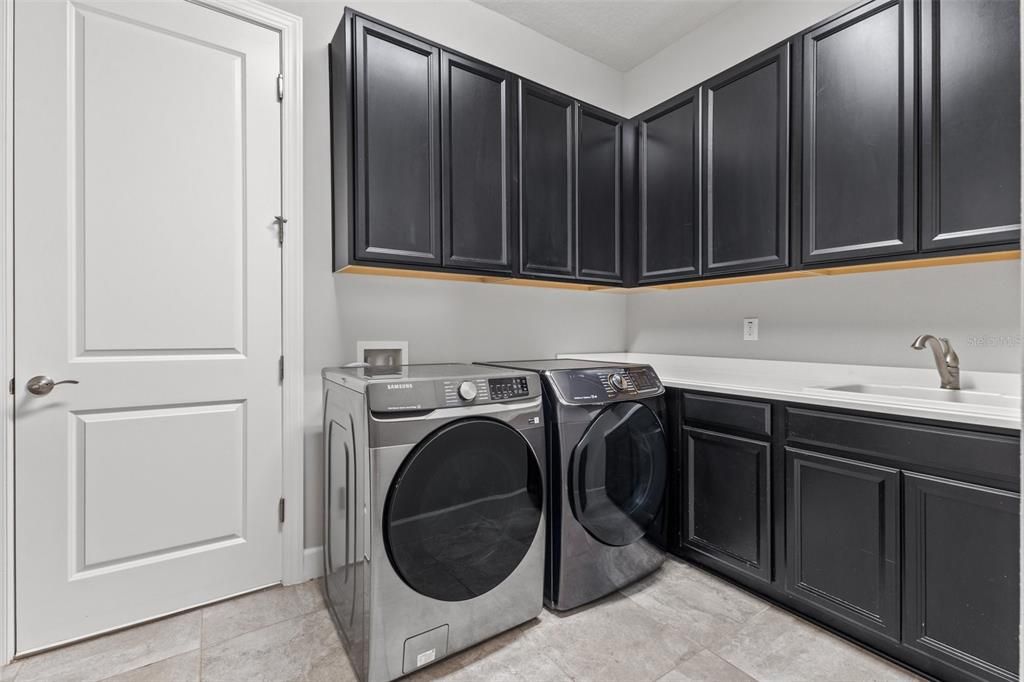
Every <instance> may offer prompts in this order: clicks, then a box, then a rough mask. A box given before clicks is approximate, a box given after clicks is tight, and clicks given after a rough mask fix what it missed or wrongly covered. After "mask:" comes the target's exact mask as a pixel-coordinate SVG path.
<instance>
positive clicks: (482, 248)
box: [441, 51, 515, 273]
mask: <svg viewBox="0 0 1024 682" xmlns="http://www.w3.org/2000/svg"><path fill="white" fill-rule="evenodd" d="M514 82H515V81H514V77H513V76H512V75H511V74H509V73H508V72H507V71H503V70H501V69H498V68H495V67H493V66H489V65H487V64H484V63H482V62H478V61H475V60H473V59H469V58H466V57H462V56H459V55H456V54H452V53H450V52H446V51H442V52H441V177H442V180H441V191H442V195H441V206H442V213H441V224H442V229H443V234H444V242H443V243H444V265H446V266H449V267H459V268H471V269H474V270H496V271H500V272H509V273H510V272H511V271H512V257H511V254H512V206H513V197H512V178H513V173H514V170H515V168H514V162H513V159H514V157H515V149H514V144H513V142H512V140H513V136H514V134H515V129H514V127H513V126H514V124H513V120H514V108H513V101H514V99H515V87H514Z"/></svg>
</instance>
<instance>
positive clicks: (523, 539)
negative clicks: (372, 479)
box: [384, 418, 543, 601]
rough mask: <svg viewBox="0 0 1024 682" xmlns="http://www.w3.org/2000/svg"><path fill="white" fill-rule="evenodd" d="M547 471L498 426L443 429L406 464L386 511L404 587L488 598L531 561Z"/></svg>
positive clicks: (447, 597) (512, 433) (467, 423)
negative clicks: (543, 476) (543, 473)
mask: <svg viewBox="0 0 1024 682" xmlns="http://www.w3.org/2000/svg"><path fill="white" fill-rule="evenodd" d="M542 495H543V487H542V480H541V469H540V463H539V462H538V461H537V457H536V455H535V454H534V452H533V450H532V449H531V448H530V445H529V443H527V442H526V439H525V438H523V436H522V435H521V434H520V433H519V432H518V431H516V430H515V429H513V428H512V427H510V426H508V425H507V424H503V423H501V422H498V421H494V420H491V419H479V418H469V419H462V420H459V421H455V422H452V423H451V424H448V425H447V426H444V427H442V428H441V429H438V430H437V431H435V432H434V433H432V434H431V435H430V436H428V437H427V438H426V439H424V440H423V442H421V443H420V444H419V446H418V447H417V448H416V449H415V450H413V451H412V453H411V454H410V455H409V456H408V457H407V458H406V460H405V461H404V462H403V463H402V466H401V468H400V469H399V470H398V474H397V475H396V476H395V480H394V482H393V483H392V485H391V488H390V490H389V491H388V497H387V500H386V502H385V505H384V544H385V546H386V548H387V552H388V558H389V559H390V560H391V564H392V566H394V568H395V571H396V572H397V573H398V575H399V576H401V578H402V580H404V581H405V583H406V584H407V585H408V586H409V587H411V588H412V589H414V590H416V591H417V592H419V593H420V594H423V595H426V596H428V597H433V598H434V599H441V600H444V601H462V600H465V599H472V598H473V597H478V596H480V595H482V594H484V593H485V592H488V591H490V590H491V589H493V588H494V587H497V586H498V585H499V584H500V583H502V582H503V581H504V580H505V579H506V578H507V577H508V576H509V575H510V574H511V573H512V572H513V571H514V570H515V569H516V567H517V566H518V565H519V562H520V561H522V559H523V557H524V556H526V553H527V551H529V549H530V546H531V545H532V544H533V539H534V537H535V536H536V534H537V529H538V528H539V527H540V521H541V511H542V508H543V497H542Z"/></svg>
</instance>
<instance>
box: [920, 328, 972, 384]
mask: <svg viewBox="0 0 1024 682" xmlns="http://www.w3.org/2000/svg"><path fill="white" fill-rule="evenodd" d="M925 346H928V347H930V348H931V349H932V353H933V354H934V355H935V369H937V370H939V378H940V379H942V383H941V384H940V386H939V387H940V388H948V389H951V390H954V391H956V390H959V389H960V358H958V357H957V355H956V351H955V350H953V346H952V345H950V343H949V339H937V338H935V337H934V336H932V335H931V334H922V335H921V336H919V337H917V338H916V339H914V343H912V344H910V347H911V348H913V349H914V350H924V347H925Z"/></svg>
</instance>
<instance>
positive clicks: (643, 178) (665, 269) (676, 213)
mask: <svg viewBox="0 0 1024 682" xmlns="http://www.w3.org/2000/svg"><path fill="white" fill-rule="evenodd" d="M637 147H638V150H637V151H638V178H637V181H638V201H639V226H638V235H637V238H638V242H639V244H638V254H637V256H638V258H639V261H640V267H639V271H638V273H637V274H638V279H639V281H640V282H641V283H644V282H659V281H667V280H683V279H692V278H695V277H699V276H700V272H701V268H700V165H699V158H700V90H699V89H697V88H695V89H693V90H689V91H687V92H685V93H683V94H681V95H679V96H677V97H674V98H672V99H671V100H669V101H667V102H665V103H664V104H661V105H659V106H657V107H655V108H654V109H651V110H650V111H648V112H646V113H644V114H641V115H640V116H639V117H638V118H637Z"/></svg>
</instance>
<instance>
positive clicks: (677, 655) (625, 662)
mask: <svg viewBox="0 0 1024 682" xmlns="http://www.w3.org/2000/svg"><path fill="white" fill-rule="evenodd" d="M353 679H354V676H353V673H352V668H351V667H350V666H349V663H348V659H347V658H346V656H345V653H344V650H343V649H342V647H341V644H340V642H339V641H338V638H337V635H336V634H335V632H334V628H333V625H332V624H331V621H330V618H329V617H328V616H327V613H326V611H324V608H323V604H322V601H321V598H320V592H319V588H318V586H317V583H316V582H308V583H305V584H302V585H296V586H293V587H287V588H282V587H277V588H273V589H269V590H265V591H262V592H258V593H255V594H251V595H247V596H245V597H240V598H238V599H233V600H231V601H227V602H222V603H220V604H215V605H213V606H208V607H206V608H203V609H199V610H196V611H192V612H190V613H185V614H182V615H179V616H173V617H171V618H167V619H164V620H161V621H157V622H155V623H149V624H147V625H142V626H139V627H136V628H131V629H129V630H125V631H123V632H118V633H115V634H112V635H107V636H105V637H100V638H97V639H94V640H91V641H88V642H83V643H81V644H76V645H74V646H70V647H67V648H64V649H58V650H56V651H52V652H49V653H45V654H40V655H38V656H32V657H29V658H26V659H24V660H22V661H17V662H15V663H14V664H13V665H10V666H7V667H5V668H0V682H11V681H13V682H35V681H38V680H46V681H47V682H50V681H58V680H70V681H75V682H87V681H93V680H97V681H98V680H114V681H116V682H156V681H160V682H165V681H166V682H195V681H197V680H204V681H209V682H215V681H219V680H225V681H228V680H230V681H236V680H237V681H239V682H241V681H245V682H250V681H252V682H255V681H259V680H266V681H267V682H289V681H291V680H309V681H320V680H322V681H324V682H328V681H331V682H333V681H337V682H350V681H351V680H353ZM410 679H414V680H417V681H419V680H453V681H456V680H463V681H473V680H487V681H488V682H490V681H492V680H494V681H499V682H500V681H505V680H508V681H512V680H523V681H530V682H535V681H536V682H546V681H552V682H554V681H561V680H593V681H595V682H596V681H604V680H607V681H609V682H619V681H620V680H621V681H628V682H645V681H647V680H650V681H654V680H661V681H663V682H683V681H686V680H712V681H714V682H732V681H734V680H735V681H746V682H750V680H765V681H772V682H774V681H776V680H778V681H789V680H792V681H797V680H808V681H810V680H814V681H815V682H817V681H819V680H832V681H838V682H861V681H869V680H870V681H872V682H874V681H881V680H886V681H888V680H893V681H896V680H899V681H903V680H914V679H915V678H914V677H913V676H912V675H910V674H908V673H907V672H906V671H905V670H903V669H901V668H898V667H895V666H893V665H892V664H890V663H888V662H886V661H884V660H883V659H881V658H878V657H876V656H874V655H872V654H870V653H868V652H866V651H864V650H862V649H860V648H858V647H856V646H853V645H851V644H849V643H847V642H846V641H844V640H842V639H839V638H837V637H834V636H832V635H830V634H828V633H827V632H825V631H823V630H821V629H819V628H816V627H814V626H812V625H809V624H808V623H806V622H804V621H802V620H800V619H798V618H795V617H793V616H791V615H789V614H788V613H786V612H784V611H781V610H779V609H777V608H775V607H774V606H771V605H769V604H768V603H767V602H764V601H762V600H760V599H758V598H756V597H753V596H751V595H749V594H747V593H746V592H743V591H742V590H738V589H736V588H735V587H733V586H731V585H729V584H728V583H725V582H723V581H721V580H719V579H717V578H715V577H713V576H711V575H709V574H707V573H704V572H703V571H700V570H698V569H696V568H693V567H691V566H689V565H687V564H684V563H682V562H680V561H676V560H672V559H670V560H669V561H668V562H667V563H666V564H665V566H664V567H663V568H662V569H661V570H659V571H658V572H657V573H655V574H654V575H652V576H650V577H649V578H647V579H646V580H643V581H641V582H640V583H638V584H636V585H632V586H630V587H628V588H626V589H624V590H622V591H621V592H619V593H616V594H614V595H612V596H610V597H608V598H606V599H604V600H602V601H600V602H598V603H596V604H594V605H591V606H589V607H586V608H583V609H579V610H577V611H574V612H572V613H569V614H567V615H555V614H552V613H549V612H547V611H545V612H544V613H543V614H542V615H541V616H540V618H538V619H536V620H533V621H531V622H529V623H525V624H523V625H521V626H520V627H518V628H515V629H514V630H511V631H509V632H507V633H505V634H503V635H499V636H498V637H495V638H494V639H492V640H490V641H488V642H484V643H483V644H481V645H479V646H477V647H474V648H472V649H469V650H467V651H464V652H462V653H459V654H457V655H455V656H453V657H451V658H449V659H446V660H444V661H441V662H439V663H437V664H436V665H433V666H431V667H429V668H425V669H423V670H421V671H420V672H419V673H417V674H416V675H414V676H412V678H410Z"/></svg>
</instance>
